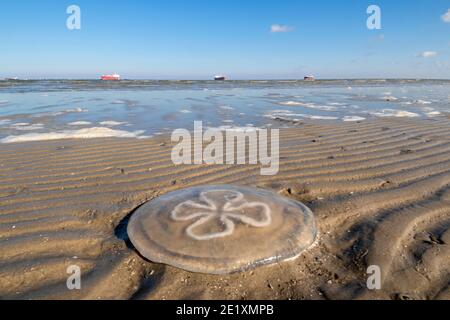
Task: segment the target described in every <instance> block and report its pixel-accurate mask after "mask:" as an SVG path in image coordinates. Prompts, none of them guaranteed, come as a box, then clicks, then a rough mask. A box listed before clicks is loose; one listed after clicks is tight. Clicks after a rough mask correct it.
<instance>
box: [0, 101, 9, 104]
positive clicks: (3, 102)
mask: <svg viewBox="0 0 450 320" xmlns="http://www.w3.org/2000/svg"><path fill="white" fill-rule="evenodd" d="M7 103H9V101H8V100H0V104H7Z"/></svg>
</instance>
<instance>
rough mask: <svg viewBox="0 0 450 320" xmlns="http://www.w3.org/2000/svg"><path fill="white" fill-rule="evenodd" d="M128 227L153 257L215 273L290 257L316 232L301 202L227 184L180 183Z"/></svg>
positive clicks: (145, 254)
mask: <svg viewBox="0 0 450 320" xmlns="http://www.w3.org/2000/svg"><path fill="white" fill-rule="evenodd" d="M127 232H128V236H129V238H130V240H131V242H132V244H133V245H134V247H135V248H136V250H137V251H138V252H139V253H140V254H141V255H142V256H143V257H145V258H146V259H148V260H150V261H152V262H155V263H163V264H167V265H170V266H174V267H177V268H180V269H183V270H186V271H190V272H195V273H205V274H218V275H224V274H231V273H236V272H241V271H246V270H250V269H253V268H256V267H258V266H261V265H268V264H274V263H279V262H282V261H285V260H291V259H294V258H296V257H298V256H299V255H300V254H301V253H302V252H303V251H304V250H306V249H308V248H309V247H310V246H311V245H312V244H313V243H314V241H315V239H316V236H317V231H316V224H315V219H314V214H313V213H312V211H311V210H310V209H309V208H308V207H306V206H305V205H304V204H302V203H300V202H298V201H294V200H291V199H287V198H284V197H281V196H280V195H278V194H275V193H273V192H271V191H267V190H263V189H255V188H249V187H241V186H229V185H222V186H220V185H219V186H201V187H194V188H188V189H183V190H179V191H176V192H171V193H168V194H166V195H164V196H162V197H159V198H157V199H155V200H152V201H150V202H147V203H146V204H144V205H143V206H141V207H140V208H139V209H138V210H137V211H136V212H135V213H134V214H133V215H132V217H131V218H130V221H129V224H128V229H127Z"/></svg>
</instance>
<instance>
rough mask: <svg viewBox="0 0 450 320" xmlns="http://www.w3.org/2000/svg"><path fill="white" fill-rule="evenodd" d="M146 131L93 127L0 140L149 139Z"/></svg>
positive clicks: (10, 141)
mask: <svg viewBox="0 0 450 320" xmlns="http://www.w3.org/2000/svg"><path fill="white" fill-rule="evenodd" d="M143 134H144V131H142V130H141V131H135V132H128V131H122V130H113V129H110V128H104V127H93V128H86V129H79V130H65V131H60V132H48V133H29V134H24V135H18V136H15V135H12V136H8V137H6V138H3V139H1V140H0V143H14V142H32V141H47V140H61V139H92V138H138V139H143V138H148V136H143Z"/></svg>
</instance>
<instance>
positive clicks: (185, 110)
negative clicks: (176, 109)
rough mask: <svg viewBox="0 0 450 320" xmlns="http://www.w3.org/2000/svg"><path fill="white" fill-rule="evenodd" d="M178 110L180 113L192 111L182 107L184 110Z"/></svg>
mask: <svg viewBox="0 0 450 320" xmlns="http://www.w3.org/2000/svg"><path fill="white" fill-rule="evenodd" d="M180 112H181V113H192V111H191V110H187V109H184V110H180Z"/></svg>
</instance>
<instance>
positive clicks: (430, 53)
mask: <svg viewBox="0 0 450 320" xmlns="http://www.w3.org/2000/svg"><path fill="white" fill-rule="evenodd" d="M417 56H418V57H421V58H433V57H436V56H437V52H436V51H424V52H422V53H419V54H418V55H417Z"/></svg>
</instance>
